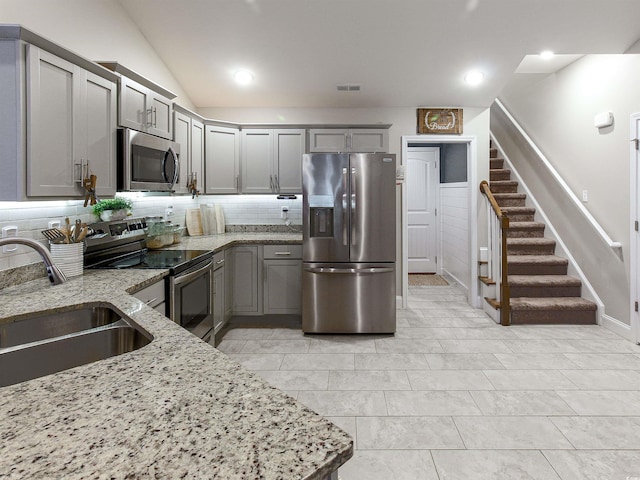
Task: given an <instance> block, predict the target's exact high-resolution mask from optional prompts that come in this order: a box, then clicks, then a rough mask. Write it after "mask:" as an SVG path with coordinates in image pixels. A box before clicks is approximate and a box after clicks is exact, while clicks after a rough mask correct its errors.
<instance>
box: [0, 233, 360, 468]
mask: <svg viewBox="0 0 640 480" xmlns="http://www.w3.org/2000/svg"><path fill="white" fill-rule="evenodd" d="M294 235H295V234H294ZM248 236H249V237H251V238H248ZM270 236H273V238H265V237H270ZM278 236H279V238H276V237H278ZM236 237H242V238H236ZM259 237H262V240H261V242H260V243H264V242H265V241H266V242H269V241H270V240H273V242H274V243H288V242H290V243H299V241H300V240H299V239H298V241H297V242H296V241H295V239H296V238H295V237H293V236H292V237H291V238H285V237H283V236H282V234H264V235H262V234H232V235H229V236H227V235H217V236H211V237H185V239H184V240H183V242H182V243H181V244H178V245H176V247H180V248H207V249H212V250H219V249H223V248H224V247H225V246H229V245H230V244H231V243H229V242H234V241H236V242H238V243H247V242H249V241H251V239H253V240H254V241H255V242H256V243H257V242H258V240H259ZM298 237H299V236H298ZM225 238H226V241H225ZM192 242H195V243H196V244H193V243H192ZM166 274H167V272H166V271H164V270H95V271H85V274H84V275H82V276H81V277H76V278H73V279H70V280H69V281H67V282H66V283H64V284H61V285H56V286H50V285H49V284H48V281H47V280H46V279H44V278H43V279H38V280H34V281H31V282H27V283H24V284H22V285H16V286H12V287H9V288H6V289H3V290H0V324H2V323H7V322H11V321H17V320H19V319H20V317H21V316H23V315H26V314H29V313H31V312H36V311H41V310H64V309H68V308H70V307H73V306H80V305H84V304H94V305H95V304H101V305H112V306H113V308H115V309H116V310H118V311H120V312H122V313H124V314H125V315H126V316H128V317H130V318H131V319H133V321H134V322H136V323H137V324H139V325H140V326H141V327H143V328H144V329H145V330H146V331H147V332H149V333H150V334H151V335H153V337H154V339H153V341H152V342H151V343H150V344H148V345H146V346H144V347H142V348H141V349H139V350H136V351H133V352H130V353H126V354H123V355H120V356H116V357H112V358H109V359H107V360H102V361H99V362H95V363H91V364H88V365H83V366H80V367H76V368H73V369H70V370H66V371H63V372H60V373H57V374H53V375H49V376H46V377H41V378H37V379H34V380H30V381H27V382H24V383H20V384H17V385H13V386H8V387H3V388H0V439H2V442H1V444H0V477H2V478H16V479H18V478H65V479H70V478H168V479H173V478H198V479H206V478H220V479H230V480H231V479H257V478H264V479H287V480H288V479H323V478H325V477H326V476H328V475H330V474H331V473H332V472H334V471H335V470H337V468H338V467H339V466H340V465H342V464H343V463H344V462H345V461H347V460H348V459H349V458H350V457H351V455H352V453H353V443H352V440H351V438H350V437H349V436H348V435H347V434H346V433H345V432H344V431H342V430H341V429H339V428H338V427H336V426H335V425H333V424H332V423H330V422H329V421H328V420H326V419H324V418H322V417H321V416H319V415H317V414H315V413H314V412H312V411H311V410H309V409H307V408H306V407H304V406H303V405H301V404H300V403H298V402H297V401H295V400H294V399H293V398H291V397H289V396H287V395H286V394H284V393H282V392H281V391H279V390H277V389H275V388H274V387H271V386H270V385H268V384H267V383H266V382H264V381H263V380H261V379H260V378H259V377H258V376H256V375H255V374H253V373H251V372H249V371H248V370H246V369H244V368H242V367H241V366H240V365H238V364H237V363H236V362H234V361H232V360H230V359H229V358H228V357H227V356H226V355H225V354H223V353H221V352H219V351H218V350H216V349H215V348H213V347H212V346H210V345H208V344H206V343H204V342H202V341H200V340H199V339H197V338H196V337H195V336H193V335H191V334H190V333H188V332H187V331H186V330H184V329H182V328H181V327H179V326H178V325H176V324H174V323H172V322H171V321H170V320H169V319H167V318H166V317H164V316H163V315H161V314H159V313H158V312H156V311H155V310H153V309H152V308H150V307H148V306H146V305H144V304H143V303H142V302H141V301H139V300H137V299H136V298H134V297H133V296H131V295H130V294H129V293H130V292H134V291H137V290H140V289H141V288H143V287H145V286H147V285H149V284H151V283H154V282H156V281H158V280H161V279H162V278H163V277H164V276H165V275H166Z"/></svg>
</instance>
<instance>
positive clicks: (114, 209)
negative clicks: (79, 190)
mask: <svg viewBox="0 0 640 480" xmlns="http://www.w3.org/2000/svg"><path fill="white" fill-rule="evenodd" d="M132 207H133V203H132V202H131V200H128V199H126V198H120V197H116V198H106V199H104V200H100V201H99V202H98V203H96V204H95V205H94V206H93V207H92V208H93V213H94V214H95V215H96V216H98V217H100V219H101V220H102V221H103V222H108V221H110V220H122V219H123V218H125V217H126V216H127V215H129V210H130V209H131V208H132Z"/></svg>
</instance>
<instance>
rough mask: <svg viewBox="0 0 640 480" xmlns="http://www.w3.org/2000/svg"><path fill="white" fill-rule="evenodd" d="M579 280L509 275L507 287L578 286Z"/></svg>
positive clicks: (565, 276) (567, 276) (561, 276)
mask: <svg viewBox="0 0 640 480" xmlns="http://www.w3.org/2000/svg"><path fill="white" fill-rule="evenodd" d="M581 284H582V282H580V279H579V278H576V277H571V276H569V275H509V285H510V286H511V287H515V286H542V285H549V286H565V285H570V286H580V285H581Z"/></svg>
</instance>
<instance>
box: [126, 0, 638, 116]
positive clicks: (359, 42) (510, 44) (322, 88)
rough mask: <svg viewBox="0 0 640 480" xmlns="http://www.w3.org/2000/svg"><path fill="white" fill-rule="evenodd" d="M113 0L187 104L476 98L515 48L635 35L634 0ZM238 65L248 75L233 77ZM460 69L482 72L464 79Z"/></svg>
mask: <svg viewBox="0 0 640 480" xmlns="http://www.w3.org/2000/svg"><path fill="white" fill-rule="evenodd" d="M120 3H121V5H122V7H123V8H124V9H125V10H126V11H127V12H128V14H129V16H130V17H131V18H132V20H133V21H134V22H135V23H136V24H137V25H138V27H139V28H140V30H141V32H142V33H143V34H144V36H145V37H146V38H147V39H148V40H149V42H150V43H151V44H152V45H153V47H154V48H155V49H156V51H157V53H158V54H159V55H160V57H161V58H162V59H163V61H164V62H165V63H166V65H167V66H168V68H169V69H170V70H171V71H172V72H173V74H174V75H175V77H176V78H177V79H178V81H179V82H180V84H181V85H182V87H183V88H184V90H185V91H186V92H187V94H188V95H189V96H190V98H191V100H192V101H193V102H194V104H195V105H196V106H197V107H212V106H220V107H274V106H278V107H389V106H394V107H398V106H414V107H415V106H420V105H434V106H435V105H446V106H467V107H487V106H489V105H490V104H491V103H492V102H493V100H494V99H495V98H496V96H498V94H499V93H500V91H501V90H502V88H503V87H504V86H505V85H506V84H507V83H508V82H509V81H510V79H511V78H513V76H514V75H516V74H515V73H514V72H515V71H516V69H517V68H518V65H519V64H520V63H521V61H522V60H523V58H524V57H525V56H526V55H531V54H537V53H539V52H541V51H543V50H553V51H554V52H556V53H559V54H588V53H625V52H626V51H627V50H628V49H629V48H630V47H631V46H632V45H634V44H635V43H636V41H637V40H638V39H640V1H639V0H180V1H176V0H120ZM240 68H247V69H249V70H250V71H251V72H252V73H253V74H254V76H255V79H254V81H253V83H252V84H251V85H250V86H245V87H241V86H238V85H237V84H235V83H234V80H233V78H232V74H233V73H234V72H235V71H236V70H238V69H240ZM471 69H478V70H481V71H483V72H484V75H485V81H484V82H483V83H482V84H481V85H479V86H476V87H473V88H471V87H469V86H468V85H466V84H465V83H464V81H463V78H464V75H465V73H466V72H468V71H469V70H471ZM338 84H358V85H360V86H361V90H360V91H359V92H353V91H352V92H339V91H337V89H336V86H337V85H338Z"/></svg>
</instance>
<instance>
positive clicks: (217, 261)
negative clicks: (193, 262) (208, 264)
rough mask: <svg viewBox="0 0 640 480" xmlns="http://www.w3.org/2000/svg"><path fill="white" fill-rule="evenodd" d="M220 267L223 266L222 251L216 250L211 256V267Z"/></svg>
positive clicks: (215, 268)
mask: <svg viewBox="0 0 640 480" xmlns="http://www.w3.org/2000/svg"><path fill="white" fill-rule="evenodd" d="M220 267H224V251H222V252H218V253H216V254H215V255H214V256H213V269H214V270H217V269H218V268H220Z"/></svg>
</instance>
